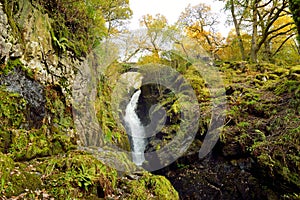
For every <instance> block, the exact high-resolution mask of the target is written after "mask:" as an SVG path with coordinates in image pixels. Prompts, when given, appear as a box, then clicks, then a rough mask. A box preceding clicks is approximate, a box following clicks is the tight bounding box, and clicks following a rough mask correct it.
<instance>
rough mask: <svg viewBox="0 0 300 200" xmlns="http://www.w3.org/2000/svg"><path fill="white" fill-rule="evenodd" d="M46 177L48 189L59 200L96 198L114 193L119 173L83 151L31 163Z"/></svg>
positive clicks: (44, 182) (45, 183) (45, 182)
mask: <svg viewBox="0 0 300 200" xmlns="http://www.w3.org/2000/svg"><path fill="white" fill-rule="evenodd" d="M30 163H31V164H32V165H34V166H35V167H36V169H37V172H39V173H41V174H44V176H45V177H44V179H43V184H44V185H45V189H46V190H47V191H48V192H49V194H51V195H52V196H54V197H55V198H57V199H74V198H81V199H95V198H98V197H100V198H104V197H107V196H109V195H111V194H112V193H114V191H115V188H116V181H117V171H116V170H114V169H112V168H109V167H107V166H105V165H104V164H103V163H102V162H101V161H99V160H97V159H96V158H95V157H94V156H93V155H91V154H88V153H86V152H82V151H70V152H68V153H66V154H62V155H58V156H55V157H50V158H47V159H37V160H33V161H31V162H30Z"/></svg>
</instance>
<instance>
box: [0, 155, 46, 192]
mask: <svg viewBox="0 0 300 200" xmlns="http://www.w3.org/2000/svg"><path fill="white" fill-rule="evenodd" d="M0 175H1V176H0V177H1V178H0V181H1V184H0V194H2V195H4V196H6V197H11V196H17V195H19V194H21V193H24V192H25V191H29V190H30V191H34V190H36V189H41V188H42V182H41V177H40V176H39V174H37V173H35V172H31V171H29V170H28V169H27V166H26V165H24V164H21V163H15V162H14V161H13V160H12V159H11V158H9V157H8V156H7V155H5V154H2V153H0Z"/></svg>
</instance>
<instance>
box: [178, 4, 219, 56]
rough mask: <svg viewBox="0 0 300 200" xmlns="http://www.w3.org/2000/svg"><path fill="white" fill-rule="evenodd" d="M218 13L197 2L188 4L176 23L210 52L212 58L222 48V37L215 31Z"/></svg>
mask: <svg viewBox="0 0 300 200" xmlns="http://www.w3.org/2000/svg"><path fill="white" fill-rule="evenodd" d="M217 19H218V15H217V14H216V13H213V12H212V11H211V8H210V6H208V5H205V4H198V5H196V6H190V5H189V6H188V7H187V8H186V9H185V11H184V12H182V13H181V15H180V17H179V20H178V24H179V25H180V26H183V28H184V29H185V31H186V33H187V35H188V36H189V37H191V38H195V39H197V40H198V42H199V44H200V45H202V46H203V48H204V49H205V50H207V51H208V52H210V54H211V56H212V57H213V58H217V57H218V55H217V52H218V51H219V50H220V48H222V39H223V38H222V37H221V34H220V33H217V31H216V26H217V25H218V24H219V21H218V20H217Z"/></svg>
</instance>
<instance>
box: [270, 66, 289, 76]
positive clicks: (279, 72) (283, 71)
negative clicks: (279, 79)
mask: <svg viewBox="0 0 300 200" xmlns="http://www.w3.org/2000/svg"><path fill="white" fill-rule="evenodd" d="M271 73H272V74H275V75H277V76H283V75H288V73H289V70H287V69H284V68H277V69H275V70H274V71H272V72H271Z"/></svg>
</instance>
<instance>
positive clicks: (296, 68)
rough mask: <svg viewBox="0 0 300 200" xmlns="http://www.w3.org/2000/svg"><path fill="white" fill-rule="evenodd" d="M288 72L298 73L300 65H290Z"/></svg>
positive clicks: (299, 72)
mask: <svg viewBox="0 0 300 200" xmlns="http://www.w3.org/2000/svg"><path fill="white" fill-rule="evenodd" d="M289 74H300V65H297V66H294V67H292V68H291V69H290V73H289Z"/></svg>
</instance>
